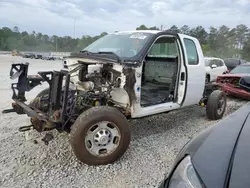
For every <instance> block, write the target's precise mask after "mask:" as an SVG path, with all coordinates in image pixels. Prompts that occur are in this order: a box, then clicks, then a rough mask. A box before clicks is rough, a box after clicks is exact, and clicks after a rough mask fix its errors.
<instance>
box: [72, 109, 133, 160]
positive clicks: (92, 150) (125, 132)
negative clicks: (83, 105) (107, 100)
mask: <svg viewBox="0 0 250 188" xmlns="http://www.w3.org/2000/svg"><path fill="white" fill-rule="evenodd" d="M130 139H131V133H130V128H129V124H128V121H127V119H126V118H125V116H124V115H123V114H122V113H121V112H119V111H118V110H117V109H115V108H112V107H108V106H99V107H93V108H90V109H89V110H87V111H85V112H83V113H82V114H81V115H80V116H79V117H78V118H77V120H76V121H75V123H74V124H73V125H72V127H71V135H70V142H71V146H72V149H73V151H74V153H75V155H76V157H77V159H78V160H80V161H82V162H83V163H85V164H88V165H104V164H109V163H113V162H114V161H116V160H117V159H118V158H120V157H121V156H122V155H123V154H124V152H125V151H126V150H127V148H128V146H129V143H130Z"/></svg>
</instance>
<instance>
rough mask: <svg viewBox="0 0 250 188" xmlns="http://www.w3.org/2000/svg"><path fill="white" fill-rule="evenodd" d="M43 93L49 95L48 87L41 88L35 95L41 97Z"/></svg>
mask: <svg viewBox="0 0 250 188" xmlns="http://www.w3.org/2000/svg"><path fill="white" fill-rule="evenodd" d="M45 95H49V88H46V89H43V90H42V91H40V92H39V93H38V94H37V96H36V97H43V96H45Z"/></svg>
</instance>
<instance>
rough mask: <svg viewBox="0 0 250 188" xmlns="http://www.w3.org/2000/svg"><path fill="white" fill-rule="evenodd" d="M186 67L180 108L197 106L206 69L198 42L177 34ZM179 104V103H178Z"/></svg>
mask: <svg viewBox="0 0 250 188" xmlns="http://www.w3.org/2000/svg"><path fill="white" fill-rule="evenodd" d="M179 37H180V40H181V43H182V46H183V54H184V64H185V66H186V74H187V75H186V89H185V90H186V91H185V96H184V100H183V101H182V104H181V105H182V106H189V105H194V104H198V103H199V101H200V100H201V98H202V97H203V92H204V89H205V78H206V69H205V63H204V57H203V52H202V49H201V46H200V43H199V41H198V40H197V39H196V38H194V37H191V36H187V35H183V34H179ZM178 102H179V101H178Z"/></svg>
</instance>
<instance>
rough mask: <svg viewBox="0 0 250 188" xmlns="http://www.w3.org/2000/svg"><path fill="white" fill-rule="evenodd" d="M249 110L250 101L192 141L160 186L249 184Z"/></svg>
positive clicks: (191, 187) (198, 187) (231, 187)
mask: <svg viewBox="0 0 250 188" xmlns="http://www.w3.org/2000/svg"><path fill="white" fill-rule="evenodd" d="M248 81H250V77H248V80H246V82H248ZM247 84H248V86H249V85H250V84H249V82H248V83H247ZM247 89H248V90H250V87H247ZM249 113H250V103H248V104H246V105H245V106H243V107H241V108H240V109H239V110H237V111H236V112H234V113H232V114H231V115H229V116H228V117H226V118H225V119H223V120H221V121H219V122H218V123H216V124H215V125H213V126H211V127H209V128H207V129H206V130H204V131H203V132H202V133H200V134H199V135H198V136H197V137H195V138H193V139H192V140H191V141H189V142H188V143H187V144H186V145H185V146H184V147H183V148H182V150H181V151H180V153H179V154H178V156H177V158H176V160H175V163H174V166H173V168H172V170H171V171H170V173H169V175H168V176H167V177H166V178H165V179H164V180H163V181H162V182H161V184H160V188H163V187H165V188H224V187H225V188H247V187H250V178H249V177H250V162H249V159H250V147H249V143H250V116H249Z"/></svg>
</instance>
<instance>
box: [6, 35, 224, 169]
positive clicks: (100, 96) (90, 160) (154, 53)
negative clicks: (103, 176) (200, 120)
mask: <svg viewBox="0 0 250 188" xmlns="http://www.w3.org/2000/svg"><path fill="white" fill-rule="evenodd" d="M28 67H29V64H22V63H21V64H13V65H12V67H11V71H10V76H11V79H18V81H17V83H13V84H12V86H11V87H12V90H13V97H12V99H13V100H14V103H13V104H12V107H13V108H12V109H7V110H5V111H3V112H4V113H9V112H16V113H18V114H27V115H28V116H29V117H30V118H31V125H30V126H24V127H21V128H20V131H27V130H29V129H30V128H31V127H33V128H34V129H36V130H37V131H39V132H42V131H50V130H52V129H57V130H58V131H67V132H69V133H70V142H71V145H72V148H73V151H74V153H75V155H76V157H77V158H78V159H79V160H80V161H82V162H83V163H86V164H89V165H101V164H108V163H112V162H114V161H116V160H117V159H118V158H119V157H121V156H122V155H123V154H124V152H125V151H126V150H127V148H128V146H129V143H130V139H131V133H130V127H129V123H128V119H130V118H140V117H145V116H149V115H153V114H158V113H163V112H168V111H171V110H176V109H179V108H183V107H188V106H190V105H201V106H206V112H207V116H208V118H209V119H212V120H217V119H220V118H221V117H222V116H223V114H224V112H225V109H226V96H225V93H224V92H223V91H220V90H214V89H213V87H209V86H207V85H205V77H206V69H205V64H204V59H203V53H202V50H201V46H200V44H199V41H198V40H197V39H196V38H193V37H190V36H187V35H182V34H172V33H168V32H166V31H151V30H147V31H126V32H116V33H112V34H108V35H106V36H104V37H102V38H100V39H98V40H97V41H95V42H93V43H92V44H90V45H89V46H88V47H86V48H85V49H83V50H82V51H81V52H79V53H75V54H73V53H72V54H71V55H70V56H69V57H67V58H66V59H65V60H64V62H63V68H62V70H61V71H48V72H38V74H37V75H33V76H29V75H28ZM42 82H47V83H48V84H49V88H47V89H45V90H43V91H41V93H39V94H38V95H37V96H36V97H35V98H34V100H33V101H31V102H29V103H27V102H26V98H25V92H27V91H30V90H31V89H33V88H34V87H36V86H38V85H40V84H41V83H42ZM190 115H192V114H190ZM152 126H154V125H152ZM48 134H49V133H48ZM45 137H46V136H45ZM44 140H46V141H48V140H49V138H47V139H46V138H44Z"/></svg>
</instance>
